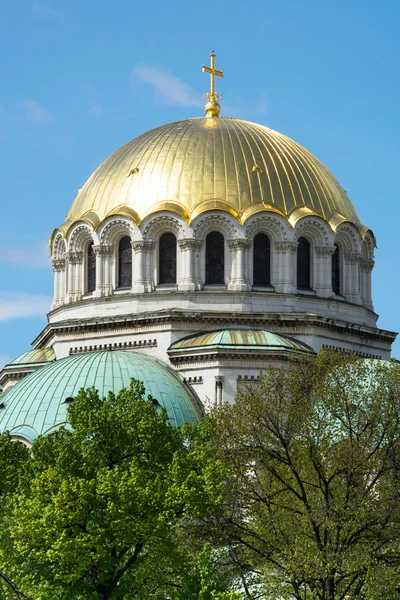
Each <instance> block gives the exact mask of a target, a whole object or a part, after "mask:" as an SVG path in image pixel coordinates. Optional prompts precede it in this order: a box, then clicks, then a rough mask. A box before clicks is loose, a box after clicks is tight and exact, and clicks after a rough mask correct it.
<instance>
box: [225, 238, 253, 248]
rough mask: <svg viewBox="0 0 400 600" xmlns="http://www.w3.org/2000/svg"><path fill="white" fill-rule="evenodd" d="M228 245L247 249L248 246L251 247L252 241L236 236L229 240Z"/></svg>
mask: <svg viewBox="0 0 400 600" xmlns="http://www.w3.org/2000/svg"><path fill="white" fill-rule="evenodd" d="M228 245H229V248H231V249H232V250H239V249H240V250H246V249H247V248H250V246H251V241H250V240H248V239H247V238H234V239H232V240H228Z"/></svg>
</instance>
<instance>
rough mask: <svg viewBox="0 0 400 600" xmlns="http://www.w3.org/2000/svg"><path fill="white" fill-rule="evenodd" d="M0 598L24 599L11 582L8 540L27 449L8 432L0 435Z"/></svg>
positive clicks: (13, 566)
mask: <svg viewBox="0 0 400 600" xmlns="http://www.w3.org/2000/svg"><path fill="white" fill-rule="evenodd" d="M0 457H1V476H0V598H17V599H18V598H25V596H24V594H23V593H22V592H21V591H20V590H19V588H18V586H17V585H16V583H15V582H14V577H15V576H16V564H15V560H14V559H15V556H14V552H13V548H12V544H11V540H10V535H9V531H10V517H11V512H12V498H13V497H14V493H15V491H16V490H17V488H18V485H19V481H20V479H21V477H22V476H23V472H24V469H25V466H26V465H27V463H28V460H29V452H28V449H27V448H26V447H25V446H23V445H22V444H15V443H13V442H12V440H11V437H10V436H9V434H8V433H3V434H0Z"/></svg>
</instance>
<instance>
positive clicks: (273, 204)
mask: <svg viewBox="0 0 400 600" xmlns="http://www.w3.org/2000/svg"><path fill="white" fill-rule="evenodd" d="M299 208H300V209H302V211H303V212H305V213H308V212H310V211H312V212H314V213H316V214H318V215H320V216H321V217H323V218H324V219H326V220H331V219H332V217H333V218H334V221H336V220H337V217H336V215H341V217H340V220H343V218H345V219H348V220H351V221H358V216H357V213H356V211H355V209H354V207H353V205H352V203H351V201H350V200H349V198H348V196H347V194H346V192H345V190H344V189H343V188H342V187H341V186H340V184H339V183H338V181H337V180H336V179H335V178H334V177H333V175H332V174H331V173H330V172H329V171H328V169H327V168H326V167H325V166H324V165H323V164H322V163H321V162H320V161H319V160H318V159H317V158H315V156H313V155H312V154H311V153H310V152H308V151H307V150H306V149H305V148H303V147H302V146H300V145H299V144H297V143H296V142H294V141H293V140H291V139H289V138H288V137H286V136H285V135H282V134H280V133H278V132H276V131H273V130H272V129H269V128H267V127H264V126H262V125H257V124H255V123H249V122H247V121H241V120H238V119H229V118H220V117H216V118H207V117H205V118H200V119H188V120H185V121H178V122H176V123H171V124H168V125H163V126H162V127H158V128H157V129H154V130H152V131H149V132H148V133H145V134H143V135H141V136H139V137H138V138H136V139H134V140H132V141H131V142H128V143H127V144H125V146H122V148H120V149H119V150H117V151H116V152H114V154H112V155H111V156H110V157H109V158H108V159H107V160H105V161H104V162H103V164H101V165H100V167H99V168H98V169H97V170H96V171H95V172H94V173H93V175H92V176H91V177H90V179H89V180H88V181H87V182H86V184H85V185H84V186H83V188H82V189H81V190H80V191H79V193H78V196H77V197H76V199H75V201H74V203H73V205H72V207H71V209H70V211H69V213H68V215H67V220H66V222H65V223H64V225H63V226H62V227H63V229H66V228H68V227H69V226H70V225H71V224H72V223H74V222H76V221H78V220H81V219H84V220H87V221H89V222H90V223H92V224H93V225H94V226H95V227H96V226H97V225H98V224H99V223H100V222H101V221H102V220H103V219H104V218H105V217H107V216H108V215H111V214H117V213H118V214H125V215H129V216H131V217H133V218H134V219H135V221H136V223H137V224H139V223H140V221H142V220H143V219H144V217H146V216H147V215H149V214H151V213H154V212H157V211H160V210H169V211H173V212H175V213H179V214H180V215H182V216H184V217H185V218H186V219H187V221H188V222H190V221H191V220H192V219H194V217H196V216H197V215H199V214H200V213H202V212H204V211H207V210H210V209H221V210H226V211H228V212H229V213H231V214H232V215H234V216H236V217H237V218H238V219H239V220H240V221H241V222H243V221H244V220H245V219H246V218H247V217H249V216H250V215H251V214H253V213H256V212H260V211H265V210H273V211H276V212H279V213H281V214H282V215H284V216H285V217H287V218H290V215H291V214H292V213H293V211H295V210H296V209H299Z"/></svg>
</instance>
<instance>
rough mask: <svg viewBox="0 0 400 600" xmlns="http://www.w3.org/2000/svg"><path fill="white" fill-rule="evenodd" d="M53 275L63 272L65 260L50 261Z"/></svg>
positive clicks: (55, 259)
mask: <svg viewBox="0 0 400 600" xmlns="http://www.w3.org/2000/svg"><path fill="white" fill-rule="evenodd" d="M51 266H52V269H53V273H59V272H60V271H65V258H53V260H52V261H51Z"/></svg>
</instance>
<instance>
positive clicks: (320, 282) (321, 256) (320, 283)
mask: <svg viewBox="0 0 400 600" xmlns="http://www.w3.org/2000/svg"><path fill="white" fill-rule="evenodd" d="M335 250H336V247H335V246H316V247H315V254H316V257H317V264H316V269H315V270H314V276H315V279H314V285H313V287H314V289H315V292H316V294H317V296H321V297H322V298H331V297H333V295H334V294H333V291H332V256H333V254H334V252H335Z"/></svg>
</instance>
